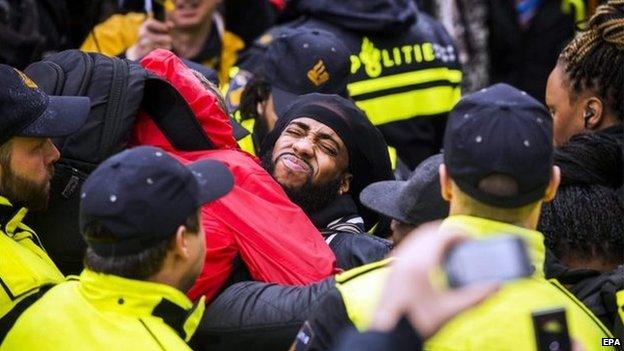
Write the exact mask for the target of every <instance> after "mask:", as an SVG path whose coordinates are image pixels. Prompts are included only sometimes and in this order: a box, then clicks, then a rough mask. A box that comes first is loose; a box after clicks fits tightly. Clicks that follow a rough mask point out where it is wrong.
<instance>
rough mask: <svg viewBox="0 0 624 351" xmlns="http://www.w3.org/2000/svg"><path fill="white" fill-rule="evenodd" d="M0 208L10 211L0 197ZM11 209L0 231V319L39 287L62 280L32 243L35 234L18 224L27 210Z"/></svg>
mask: <svg viewBox="0 0 624 351" xmlns="http://www.w3.org/2000/svg"><path fill="white" fill-rule="evenodd" d="M0 206H5V207H9V208H13V205H11V203H10V202H9V200H7V199H6V198H4V197H1V196H0ZM15 210H16V213H15V214H14V215H13V216H12V218H11V219H9V221H8V222H7V223H6V224H4V225H3V226H2V229H3V230H0V255H1V256H0V283H1V284H0V318H1V317H3V316H5V315H6V314H7V313H9V311H11V310H12V309H13V308H14V307H15V306H16V305H17V304H18V303H19V302H20V301H22V300H23V299H25V298H26V297H28V296H30V295H33V294H35V293H37V292H39V290H40V289H41V288H42V287H44V286H49V285H54V284H57V283H60V282H62V281H63V280H64V279H65V278H64V277H63V274H62V273H61V272H60V271H59V270H58V268H57V267H56V265H55V264H54V262H52V260H51V259H50V257H48V255H47V254H46V252H45V251H44V250H43V249H42V248H41V247H39V246H38V245H37V244H35V240H38V238H37V237H36V234H35V232H34V231H33V230H32V229H30V228H29V227H28V226H26V225H25V224H24V223H22V220H23V219H24V216H26V213H27V212H28V210H27V209H25V208H21V209H19V210H18V209H15Z"/></svg>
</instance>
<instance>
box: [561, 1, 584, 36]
mask: <svg viewBox="0 0 624 351" xmlns="http://www.w3.org/2000/svg"><path fill="white" fill-rule="evenodd" d="M573 7H574V22H575V23H576V25H577V26H578V29H586V28H587V22H586V20H587V10H586V9H585V3H584V2H583V0H563V1H562V2H561V12H563V13H565V14H566V15H569V14H570V12H571V11H572V8H573Z"/></svg>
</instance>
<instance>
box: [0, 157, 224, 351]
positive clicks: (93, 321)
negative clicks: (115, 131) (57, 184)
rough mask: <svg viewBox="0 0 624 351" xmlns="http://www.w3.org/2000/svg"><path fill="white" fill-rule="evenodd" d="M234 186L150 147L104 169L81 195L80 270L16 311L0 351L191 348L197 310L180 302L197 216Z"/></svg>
mask: <svg viewBox="0 0 624 351" xmlns="http://www.w3.org/2000/svg"><path fill="white" fill-rule="evenodd" d="M233 182H234V180H233V176H232V174H231V173H230V171H229V170H228V169H227V168H226V167H225V165H223V164H222V163H220V162H218V161H214V160H202V161H198V162H195V163H193V164H190V165H188V166H186V167H185V166H183V165H182V164H181V163H180V162H178V161H177V160H176V159H175V158H173V157H172V156H169V155H168V154H167V153H166V152H165V151H163V150H162V149H159V148H155V147H151V146H141V147H137V148H134V149H130V150H126V151H124V152H122V153H120V154H117V155H115V156H113V157H111V158H109V159H108V160H106V161H105V162H103V163H102V164H101V165H100V166H99V167H98V168H97V169H96V170H95V171H94V172H93V173H92V174H91V175H90V176H89V178H87V180H86V181H85V183H84V185H83V187H82V193H81V204H80V227H81V228H80V230H81V232H82V234H83V235H84V237H85V240H86V242H87V244H88V248H87V252H86V255H85V266H86V268H85V270H84V271H83V272H82V273H81V275H80V277H79V279H72V280H70V281H68V282H65V283H62V284H59V285H57V286H55V287H54V288H52V289H50V290H49V291H48V292H47V293H46V294H45V295H44V296H43V297H42V298H41V299H40V300H39V301H37V302H36V303H35V304H33V305H32V306H31V307H30V308H29V309H28V310H27V311H26V312H24V314H22V316H21V318H20V319H19V320H18V321H17V323H15V325H14V327H13V329H11V331H10V332H9V334H8V335H7V337H6V339H5V341H4V343H3V344H2V345H1V346H0V350H41V349H54V350H61V349H63V350H85V349H89V350H190V348H189V347H188V346H187V345H186V343H185V341H188V340H189V339H190V338H191V336H192V334H193V333H194V331H195V328H196V327H197V325H198V324H199V321H200V319H201V316H202V314H203V311H204V300H203V298H202V299H200V300H199V301H198V303H197V304H195V305H194V304H193V303H192V302H191V301H190V300H189V299H188V298H187V297H186V295H185V294H184V292H185V291H187V290H188V289H189V288H190V287H191V286H192V285H193V283H194V282H195V279H196V278H197V276H198V275H199V273H200V272H201V269H202V266H203V264H204V258H205V252H206V250H205V238H204V236H205V235H204V232H203V228H202V226H201V211H200V208H201V206H202V205H204V204H206V203H209V202H212V201H214V200H217V199H219V198H221V197H222V196H224V195H225V194H227V193H228V192H229V191H230V190H231V189H232V186H233ZM43 326H45V327H43Z"/></svg>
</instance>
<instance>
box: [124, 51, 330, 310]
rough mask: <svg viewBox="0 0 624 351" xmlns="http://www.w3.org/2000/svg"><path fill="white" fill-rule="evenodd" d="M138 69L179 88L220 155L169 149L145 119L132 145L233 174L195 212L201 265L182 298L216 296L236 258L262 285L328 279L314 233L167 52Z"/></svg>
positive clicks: (325, 254) (325, 257)
mask: <svg viewBox="0 0 624 351" xmlns="http://www.w3.org/2000/svg"><path fill="white" fill-rule="evenodd" d="M141 65H142V66H143V67H145V68H146V69H148V70H150V71H151V72H153V73H155V74H157V75H159V76H161V77H163V78H165V79H167V80H169V81H170V82H171V83H172V84H173V85H174V86H175V87H176V89H178V91H179V92H180V94H181V95H182V96H183V97H184V99H185V100H186V102H187V103H188V104H189V106H190V107H191V110H192V111H193V112H194V113H195V115H196V117H197V119H198V121H199V123H200V124H201V126H202V128H203V129H204V131H205V133H206V135H207V136H208V137H209V138H210V140H211V141H212V142H213V144H215V145H216V146H217V148H220V149H219V150H206V151H197V152H182V151H177V150H174V149H173V147H172V146H171V144H170V143H169V142H168V141H167V139H166V138H165V137H164V135H163V134H162V133H161V132H160V130H159V129H158V127H157V126H156V125H155V124H154V123H153V122H152V120H151V119H150V118H149V116H147V115H146V114H145V113H141V114H140V115H139V117H138V119H137V124H136V127H135V128H134V131H133V137H132V140H133V144H135V145H153V146H158V147H161V148H163V149H165V150H166V151H168V152H170V153H171V154H172V155H174V156H176V157H177V158H178V159H180V160H181V161H182V162H185V163H188V162H193V161H196V160H199V159H204V158H210V159H214V160H219V161H221V162H223V163H225V164H226V165H227V166H228V168H229V169H230V171H232V173H233V174H234V188H233V190H232V191H231V192H230V193H229V194H228V195H226V196H225V197H223V198H221V199H220V200H218V201H215V202H213V203H210V204H208V205H205V206H204V207H203V209H202V214H203V219H202V223H203V226H204V230H205V233H206V260H205V264H204V268H203V270H202V273H201V275H200V276H199V278H198V279H197V281H196V282H195V285H194V286H193V287H192V288H191V290H190V291H189V292H188V295H189V297H191V298H192V299H196V298H198V297H199V296H201V295H205V296H206V299H207V300H208V301H209V300H211V299H212V298H213V297H215V295H216V294H217V293H218V292H219V290H220V289H221V288H222V286H223V284H224V283H225V281H226V280H227V279H228V277H229V276H230V274H231V273H232V268H233V267H232V262H233V260H234V258H235V256H236V255H237V254H239V255H240V257H241V259H242V260H243V262H245V264H246V266H247V268H248V269H249V272H250V273H251V276H252V277H253V279H255V280H258V281H263V282H271V283H280V284H288V285H304V284H309V283H312V282H316V281H319V280H321V279H323V278H326V277H328V276H330V275H331V274H332V273H334V270H335V269H334V266H335V257H334V254H333V253H332V251H331V250H330V248H329V247H328V246H327V244H325V241H324V240H323V237H322V236H321V234H320V233H319V232H318V230H317V229H316V228H315V227H314V225H313V224H312V223H311V222H310V220H309V219H308V217H307V216H306V215H305V214H304V213H303V211H302V210H301V209H300V208H299V207H298V206H296V205H295V204H293V203H292V202H291V201H290V200H289V199H288V197H287V195H286V193H284V191H283V190H282V188H281V186H280V185H279V184H278V183H276V182H275V181H274V180H273V178H272V177H271V176H270V175H269V174H268V173H267V172H266V171H265V170H264V169H263V168H262V167H261V166H260V164H259V162H258V160H257V159H256V158H255V157H253V156H251V155H249V154H247V153H245V152H243V151H240V150H239V149H238V148H237V145H236V141H235V140H234V138H233V137H232V133H231V127H230V125H229V122H228V118H227V115H226V114H225V113H224V112H223V111H222V110H221V108H220V107H219V105H218V103H217V101H216V98H215V97H214V96H213V95H212V94H210V93H209V92H208V91H207V90H206V89H205V88H204V87H203V86H202V85H201V83H200V82H199V81H198V80H197V79H196V78H195V77H194V76H193V75H192V73H191V71H190V70H189V69H188V68H187V67H186V66H185V65H184V64H183V63H182V62H181V61H180V60H179V59H178V58H177V57H176V56H175V55H173V54H172V53H171V52H169V51H166V50H156V51H153V52H152V53H151V54H149V55H148V56H146V57H145V58H144V59H143V60H141Z"/></svg>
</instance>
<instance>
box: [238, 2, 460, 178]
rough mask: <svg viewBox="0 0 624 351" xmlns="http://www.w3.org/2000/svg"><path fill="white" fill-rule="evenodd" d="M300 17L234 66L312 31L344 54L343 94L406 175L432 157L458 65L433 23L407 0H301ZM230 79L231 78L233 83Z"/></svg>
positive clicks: (454, 94) (456, 93) (455, 90)
mask: <svg viewBox="0 0 624 351" xmlns="http://www.w3.org/2000/svg"><path fill="white" fill-rule="evenodd" d="M296 6H297V10H298V11H299V12H300V13H302V14H303V15H304V16H303V17H302V18H300V19H298V20H295V21H293V22H290V23H287V24H285V25H282V26H280V27H277V28H274V29H272V30H271V31H269V32H268V33H267V34H266V35H265V36H263V37H261V38H260V40H259V42H258V43H257V45H256V48H253V49H251V50H250V52H249V53H247V54H244V55H242V56H241V57H242V58H241V62H240V65H239V66H240V67H242V68H245V67H248V66H253V64H254V63H253V62H254V56H255V55H254V54H253V52H254V51H255V52H256V54H258V53H260V52H262V50H260V49H259V47H261V46H262V44H263V43H262V40H263V38H264V40H265V41H267V42H270V39H271V38H276V37H278V36H279V33H280V31H282V30H285V29H286V28H320V29H324V30H327V31H329V32H332V33H334V34H335V35H336V36H337V37H338V38H339V39H340V40H342V41H343V42H344V44H345V45H346V46H347V48H348V49H349V53H350V61H351V71H350V78H349V84H348V91H349V94H350V96H351V98H352V99H353V100H354V101H355V102H356V103H357V105H358V107H360V108H361V109H362V110H364V112H366V114H367V115H368V118H369V119H370V120H371V121H372V122H373V124H375V125H377V126H379V128H380V129H381V131H382V133H383V135H384V137H385V138H386V141H387V142H388V144H389V145H390V146H393V147H395V148H396V150H397V154H398V156H399V158H400V159H401V160H402V161H403V162H404V163H405V164H406V165H407V166H409V168H410V169H414V168H415V167H416V166H417V165H418V164H419V163H420V162H421V161H422V160H424V159H425V158H427V157H429V156H431V155H433V154H436V153H438V152H439V150H440V147H441V145H442V136H443V133H444V126H445V124H446V117H445V116H446V114H447V113H448V111H449V110H450V109H451V108H452V107H453V105H455V103H456V102H457V100H458V99H459V97H460V88H459V85H460V83H461V79H462V73H461V70H460V65H459V61H458V58H457V55H456V51H455V48H454V46H453V44H452V42H451V39H450V37H449V36H448V34H447V32H446V31H445V30H444V28H443V27H442V25H441V24H439V23H438V22H436V21H435V20H433V19H432V18H431V17H429V16H428V15H426V14H424V13H421V12H418V11H417V9H416V7H415V5H414V3H413V0H401V1H390V0H368V1H366V2H363V1H358V0H345V1H317V0H301V1H298V2H297V5H296ZM235 79H236V78H235Z"/></svg>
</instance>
